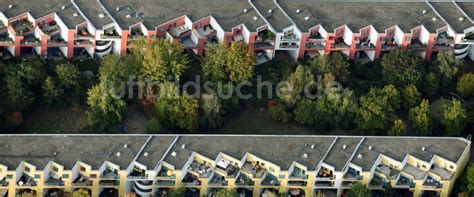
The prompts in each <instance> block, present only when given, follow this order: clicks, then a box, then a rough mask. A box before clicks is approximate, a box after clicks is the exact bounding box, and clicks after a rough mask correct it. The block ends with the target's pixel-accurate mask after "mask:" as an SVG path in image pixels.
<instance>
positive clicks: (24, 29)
mask: <svg viewBox="0 0 474 197" xmlns="http://www.w3.org/2000/svg"><path fill="white" fill-rule="evenodd" d="M12 26H13V29H14V30H15V33H16V35H18V36H25V35H28V34H31V33H33V32H34V29H35V27H34V26H33V23H32V22H30V21H29V20H27V19H21V20H19V21H15V22H13V23H12Z"/></svg>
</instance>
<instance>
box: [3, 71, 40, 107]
mask: <svg viewBox="0 0 474 197" xmlns="http://www.w3.org/2000/svg"><path fill="white" fill-rule="evenodd" d="M6 91H7V92H6V97H7V99H6V103H7V105H8V107H9V108H10V109H11V110H13V111H22V110H25V109H28V107H30V106H31V104H33V101H34V98H33V93H31V92H30V91H29V90H28V89H26V88H25V87H24V85H23V83H22V81H21V79H20V77H17V76H8V77H7V78H6Z"/></svg>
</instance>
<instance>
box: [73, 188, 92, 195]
mask: <svg viewBox="0 0 474 197" xmlns="http://www.w3.org/2000/svg"><path fill="white" fill-rule="evenodd" d="M90 196H91V194H90V192H89V191H88V190H86V189H76V190H75V191H74V192H73V193H72V197H90Z"/></svg>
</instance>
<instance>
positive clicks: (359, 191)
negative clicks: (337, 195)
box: [348, 183, 372, 197]
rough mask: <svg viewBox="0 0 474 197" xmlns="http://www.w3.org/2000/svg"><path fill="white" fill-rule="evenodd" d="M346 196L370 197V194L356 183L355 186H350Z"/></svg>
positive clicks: (367, 189)
mask: <svg viewBox="0 0 474 197" xmlns="http://www.w3.org/2000/svg"><path fill="white" fill-rule="evenodd" d="M348 196H350V197H370V196H372V192H371V191H370V189H369V188H367V186H365V185H364V184H362V183H356V184H354V185H352V187H351V188H350V189H349V193H348Z"/></svg>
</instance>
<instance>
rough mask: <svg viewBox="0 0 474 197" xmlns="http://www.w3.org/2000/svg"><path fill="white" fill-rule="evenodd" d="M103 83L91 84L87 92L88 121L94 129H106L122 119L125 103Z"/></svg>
mask: <svg viewBox="0 0 474 197" xmlns="http://www.w3.org/2000/svg"><path fill="white" fill-rule="evenodd" d="M108 90H109V89H108V88H106V87H105V85H104V84H103V83H100V84H98V85H95V86H93V87H92V88H91V89H89V91H88V92H87V95H88V96H87V104H88V105H89V106H90V111H88V112H87V118H88V123H89V125H90V126H92V127H93V128H94V129H98V130H106V129H108V128H110V126H112V125H114V124H117V123H119V122H120V121H122V118H123V114H124V113H125V110H126V103H125V101H123V100H122V99H120V98H117V97H116V96H115V95H114V94H112V93H110V91H108Z"/></svg>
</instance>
